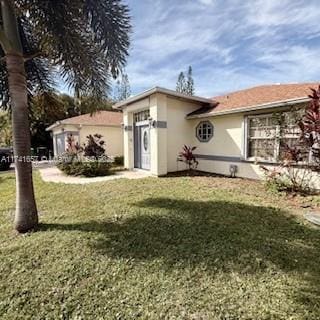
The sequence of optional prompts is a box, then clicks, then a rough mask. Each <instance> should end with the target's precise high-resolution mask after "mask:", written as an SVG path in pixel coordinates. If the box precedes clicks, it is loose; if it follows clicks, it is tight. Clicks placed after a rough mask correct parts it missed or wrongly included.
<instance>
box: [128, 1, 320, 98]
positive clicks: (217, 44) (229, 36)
mask: <svg viewBox="0 0 320 320" xmlns="http://www.w3.org/2000/svg"><path fill="white" fill-rule="evenodd" d="M127 3H128V5H129V7H130V9H131V15H132V23H133V34H132V45H131V49H130V57H129V59H128V65H127V68H126V71H127V73H128V75H129V79H130V84H131V89H132V93H133V94H136V93H138V92H140V91H143V90H146V89H148V88H150V87H153V86H156V85H159V86H164V87H167V88H169V89H175V83H176V80H177V77H178V74H179V72H180V71H182V70H185V69H186V68H187V67H188V66H189V65H192V67H193V71H194V79H195V86H196V94H197V95H201V96H215V95H218V94H221V93H225V92H230V91H234V90H237V89H242V88H246V87H250V86H255V85H259V84H265V83H287V82H306V81H317V80H319V79H320V23H319V21H320V6H319V5H320V3H319V0H309V1H306V0H281V1H280V0H250V1H245V0H190V1H189V0H127Z"/></svg>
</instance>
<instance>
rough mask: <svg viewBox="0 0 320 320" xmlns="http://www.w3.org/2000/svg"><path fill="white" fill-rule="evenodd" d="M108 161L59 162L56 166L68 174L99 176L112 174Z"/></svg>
mask: <svg viewBox="0 0 320 320" xmlns="http://www.w3.org/2000/svg"><path fill="white" fill-rule="evenodd" d="M110 167H111V166H110V163H108V162H102V161H74V162H71V163H70V162H69V163H68V162H61V163H59V164H58V168H59V169H60V170H61V171H62V172H64V173H65V174H67V175H70V176H85V177H101V176H107V175H110V174H112V172H111V171H110Z"/></svg>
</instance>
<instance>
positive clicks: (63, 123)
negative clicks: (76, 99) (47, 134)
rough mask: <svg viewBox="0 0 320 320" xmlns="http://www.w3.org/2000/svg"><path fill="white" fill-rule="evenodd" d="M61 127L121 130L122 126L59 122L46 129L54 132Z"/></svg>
mask: <svg viewBox="0 0 320 320" xmlns="http://www.w3.org/2000/svg"><path fill="white" fill-rule="evenodd" d="M59 126H78V127H79V126H80V128H81V127H83V126H85V127H111V128H121V126H122V125H121V124H83V123H68V122H62V121H57V122H55V123H54V124H52V125H51V126H50V127H48V128H46V131H52V130H53V129H55V128H57V127H59ZM80 128H79V129H80Z"/></svg>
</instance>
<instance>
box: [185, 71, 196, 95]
mask: <svg viewBox="0 0 320 320" xmlns="http://www.w3.org/2000/svg"><path fill="white" fill-rule="evenodd" d="M185 91H186V94H188V95H190V96H193V95H194V80H193V75H192V67H191V66H189V68H188V75H187V83H186V90H185Z"/></svg>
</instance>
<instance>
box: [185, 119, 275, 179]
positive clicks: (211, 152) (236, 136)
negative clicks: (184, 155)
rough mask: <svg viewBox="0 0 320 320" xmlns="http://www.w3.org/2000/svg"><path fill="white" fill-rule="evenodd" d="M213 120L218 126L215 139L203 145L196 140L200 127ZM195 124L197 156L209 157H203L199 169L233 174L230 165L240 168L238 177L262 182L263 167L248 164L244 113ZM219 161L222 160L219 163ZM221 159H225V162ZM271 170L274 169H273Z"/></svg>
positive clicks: (194, 137) (193, 139)
mask: <svg viewBox="0 0 320 320" xmlns="http://www.w3.org/2000/svg"><path fill="white" fill-rule="evenodd" d="M204 120H206V121H208V120H209V121H210V122H211V123H212V124H213V127H214V136H213V137H212V139H211V140H210V141H208V142H200V141H199V140H198V139H197V137H196V127H197V125H198V124H199V123H200V122H201V121H204ZM189 121H190V122H191V123H192V142H191V145H192V146H196V147H197V149H196V150H195V153H196V154H199V155H201V156H209V157H208V158H210V156H211V159H201V157H199V159H198V161H199V166H198V169H199V170H202V171H207V172H213V173H218V174H224V175H229V174H230V164H234V165H236V166H237V167H238V172H237V174H236V175H237V176H239V177H244V178H250V179H259V178H262V177H263V173H262V171H261V169H260V168H259V165H257V164H254V163H249V162H245V161H244V160H245V151H244V149H245V134H244V130H245V124H244V114H236V115H225V116H219V117H211V118H203V119H194V120H189ZM215 158H219V160H215ZM220 159H225V160H224V161H222V160H220ZM270 168H271V166H270Z"/></svg>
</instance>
